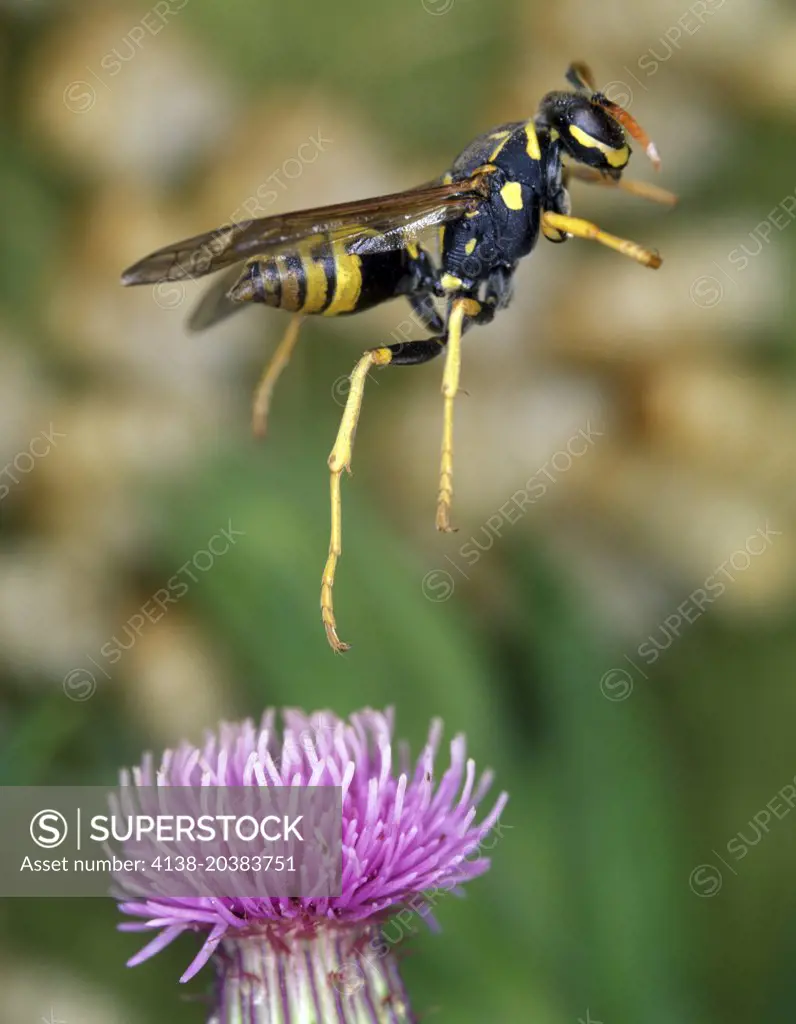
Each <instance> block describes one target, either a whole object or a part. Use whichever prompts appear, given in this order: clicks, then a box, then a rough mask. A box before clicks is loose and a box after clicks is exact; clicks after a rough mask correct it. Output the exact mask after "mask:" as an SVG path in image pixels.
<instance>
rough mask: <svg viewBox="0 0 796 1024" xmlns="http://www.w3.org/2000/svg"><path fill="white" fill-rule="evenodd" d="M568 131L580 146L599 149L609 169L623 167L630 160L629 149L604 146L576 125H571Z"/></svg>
mask: <svg viewBox="0 0 796 1024" xmlns="http://www.w3.org/2000/svg"><path fill="white" fill-rule="evenodd" d="M569 131H570V134H571V135H572V137H573V138H574V139H576V140H577V141H578V142H579V143H580V144H581V146H586V147H587V148H588V149H599V151H600V152H601V153H602V154H603V155H604V156H605V159H606V160H607V161H608V163H609V164H610V165H611V167H624V166H625V164H626V163H627V162H628V160H629V159H630V149H629V148H628V147H627V146H622V148H621V149H613V148H612V147H611V146H606V145H605V143H604V142H600V140H599V139H595V138H592V136H591V135H588V134H587V133H586V132H584V131H583V129H582V128H578V126H577V125H576V124H571V125H570V126H569Z"/></svg>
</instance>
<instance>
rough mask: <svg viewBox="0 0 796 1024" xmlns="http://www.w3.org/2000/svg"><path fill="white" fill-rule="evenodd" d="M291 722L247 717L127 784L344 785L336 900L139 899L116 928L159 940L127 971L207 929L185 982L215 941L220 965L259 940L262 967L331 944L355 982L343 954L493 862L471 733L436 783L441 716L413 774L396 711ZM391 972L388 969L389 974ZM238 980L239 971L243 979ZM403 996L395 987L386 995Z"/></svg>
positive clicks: (493, 817) (335, 963) (340, 972)
mask: <svg viewBox="0 0 796 1024" xmlns="http://www.w3.org/2000/svg"><path fill="white" fill-rule="evenodd" d="M283 719H284V728H283V729H282V730H281V731H280V730H278V729H277V728H276V726H275V714H274V712H273V711H268V712H266V713H265V715H264V716H263V718H262V721H261V723H260V726H259V728H258V727H257V726H256V725H255V724H254V723H253V722H252V721H251V720H247V721H244V722H242V723H239V724H226V723H224V724H222V725H221V726H220V728H219V730H218V733H210V734H208V735H207V736H206V738H205V742H204V745H203V746H201V747H195V746H191V745H189V744H187V743H186V744H183V745H182V746H180V747H179V748H178V749H177V750H175V751H167V752H166V753H165V754H164V756H163V758H162V760H161V763H160V766H159V767H157V768H156V767H155V765H154V762H153V760H152V758H151V757H147V758H146V759H145V760H144V763H143V764H142V766H141V767H140V768H138V769H135V770H134V771H133V774H132V782H133V783H134V784H135V785H136V786H164V785H170V786H199V785H204V786H255V787H257V786H283V785H284V786H336V787H340V789H341V791H342V854H343V862H342V890H341V895H340V896H333V897H327V898H316V899H306V898H305V899H299V898H274V897H269V898H243V897H240V898H238V897H236V898H224V899H220V898H217V897H216V898H214V897H209V896H207V897H203V896H196V897H189V898H162V897H156V898H151V899H150V898H147V899H143V900H142V899H136V898H134V899H131V900H129V901H127V902H123V903H122V904H121V910H122V911H123V912H124V913H125V914H128V915H130V916H132V917H136V918H140V919H142V920H139V921H135V922H127V923H124V924H122V925H121V926H120V927H121V928H122V929H124V930H130V931H133V930H140V931H144V930H147V931H149V930H157V931H158V933H159V934H158V935H157V937H156V938H154V939H153V940H152V941H151V942H150V943H149V944H148V945H146V946H145V947H144V948H143V949H142V950H141V951H140V952H139V953H137V954H136V955H135V956H134V957H133V958H132V959H131V960H130V961H129V963H130V965H131V966H132V965H134V964H139V963H141V962H142V961H143V960H146V959H147V958H148V957H150V956H152V955H153V954H155V953H157V952H158V951H159V950H161V949H163V948H164V947H165V946H167V945H168V944H169V943H170V942H172V941H173V940H174V939H175V938H177V936H178V935H180V934H181V933H182V932H184V931H186V930H194V931H198V932H200V933H202V934H203V935H204V944H203V946H202V948H201V950H200V952H199V953H198V955H197V956H196V957H195V959H194V960H193V962H192V963H191V965H190V966H189V968H188V970H187V971H186V972H185V974H184V975H183V977H182V979H181V980H183V981H187V980H188V979H189V978H191V977H193V976H194V975H195V974H196V972H197V971H198V970H199V969H200V968H201V967H202V966H203V965H204V964H205V963H206V962H207V961H208V959H210V957H211V956H212V955H213V954H214V953H215V952H216V951H217V950H218V947H219V946H221V950H219V957H217V960H221V961H224V962H231V961H232V960H235V959H236V957H237V958H238V960H240V957H239V955H238V954H239V952H240V951H239V950H238V949H237V947H236V943H238V942H242V941H249V940H252V939H256V940H258V942H259V948H260V952H259V953H258V957H259V959H258V961H257V962H258V963H260V964H261V965H262V958H263V957H266V959H267V958H268V956H271V955H272V954H273V955H280V956H281V955H284V956H290V953H291V950H292V949H294V948H296V949H297V948H299V946H300V947H301V949H302V952H304V953H306V948H307V946H308V945H312V943H313V941H317V940H319V939H322V940H323V942H324V943H325V944H326V945H325V950H326V953H325V957H326V959H325V974H326V975H327V976H328V977H331V978H332V979H333V980H335V979H338V980H339V978H340V977H343V976H344V975H345V974H346V972H347V973H348V974H349V976H350V974H351V961H350V960H347V959H346V957H348V956H350V954H351V951H352V950H354V949H361V948H362V945H363V942H364V941H366V940H367V939H368V938H369V937H372V936H373V935H374V934H378V932H379V928H380V925H381V924H382V923H383V922H384V921H385V920H386V918H387V917H388V916H389V914H390V912H391V911H392V910H393V909H397V908H399V907H402V906H404V905H406V904H407V903H408V902H409V901H410V900H412V899H415V898H417V897H418V896H419V895H420V894H422V893H424V892H428V891H429V890H437V891H438V890H441V889H445V890H450V889H453V888H455V887H456V886H457V885H458V884H459V883H461V882H465V881H468V880H469V879H471V878H475V877H476V876H477V875H480V874H481V873H482V872H484V871H485V870H486V869H487V867H488V866H489V862H488V860H487V859H485V858H484V857H482V856H481V855H480V852H479V847H480V844H481V842H482V840H483V838H484V836H485V835H486V834H487V833H488V832H489V831H490V830H491V829H492V827H493V826H494V824H495V823H496V822H497V820H498V818H499V816H500V813H501V811H502V809H503V807H504V805H505V802H506V799H507V797H506V796H505V794H503V795H501V796H500V797H499V798H498V800H497V802H496V803H495V805H494V806H493V807H492V809H491V811H490V812H489V813H488V814H487V815H486V817H485V818H484V819H483V820H482V821H481V823H480V824H476V821H475V818H476V810H477V806H478V804H479V803H480V802H481V801H482V799H483V797H484V795H485V794H486V792H487V790H488V789H489V787H490V784H491V773H489V772H487V773H485V774H484V775H482V776H481V778H480V780H478V782H476V771H475V765H474V762H473V761H472V760H468V759H467V757H466V752H465V740H464V737H462V736H457V737H456V738H455V739H453V740H452V741H451V744H450V765H449V766H448V767H447V769H446V770H445V772H444V774H442V775H441V776H435V772H434V762H435V758H436V755H437V752H438V748H439V745H440V740H441V737H442V725H441V722H439V721H435V722H433V723H432V725H431V729H430V733H429V738H428V742H427V743H426V746H425V747H424V749H423V751H422V752H421V754H420V756H419V758H418V759H417V762H416V763H415V765H414V768H412V767H411V765H410V762H409V757H408V753H407V750H406V748H405V746H404V745H403V744H402V745H401V750H400V757H399V760H400V767H399V771H398V774H395V771H394V767H393V762H394V753H393V741H392V731H393V716H392V712H391V711H387V712H386V713H379V712H376V711H372V710H365V711H362V712H360V713H358V714H354V715H352V716H351V718H350V720H349V721H343V720H340V719H339V718H337V717H335V716H334V715H332V714H331V713H329V712H320V713H316V714H313V715H309V716H308V715H306V714H304V713H302V712H300V711H298V710H286V711H285V712H284V713H283ZM122 781H123V782H128V783H129V782H130V778H129V777H128V776H125V775H123V780H122ZM122 884H123V882H122ZM423 916H427V915H426V914H423ZM224 954H227V955H226V957H225V956H224ZM329 956H331V960H330V959H329ZM244 959H245V957H244ZM241 962H242V961H241ZM329 967H331V968H332V969H328V968H329ZM253 971H254V973H257V969H256V965H255V968H252V965H251V964H248V966H247V967H246V971H245V972H244V973H245V974H246V975H247V976H248V977H249V978H251V976H252V973H253ZM357 971H358V972H359V973H358V974H357V977H358V978H359V977H360V975H361V979H360V980H362V983H363V985H364V982H365V981H367V973H366V972H365V971H363V970H362V969H361V968H359V967H357ZM390 974H391V971H387V972H386V974H385V977H388V976H389V975H390ZM240 976H241V971H240V970H239V971H238V981H240ZM349 980H350V979H349ZM346 986H347V987H348V988H351V987H352V986H351V985H350V984H349V983H348V982H345V983H344V984H343V988H346ZM338 987H339V986H338ZM388 988H389V985H388ZM391 991H392V990H391V989H390V992H391ZM389 994H390V993H389V992H388V995H389ZM394 997H395V996H394V993H393V994H392V995H390V998H394ZM218 1019H219V1020H222V1019H226V1018H223V1017H219V1018H218ZM258 1019H259V1018H258ZM273 1019H275V1020H276V1019H282V1018H277V1017H274V1018H273ZM285 1019H292V1018H285ZM309 1019H312V1018H309ZM324 1019H325V1018H324ZM330 1019H331V1018H330ZM365 1019H372V1018H365ZM399 1019H400V1018H399Z"/></svg>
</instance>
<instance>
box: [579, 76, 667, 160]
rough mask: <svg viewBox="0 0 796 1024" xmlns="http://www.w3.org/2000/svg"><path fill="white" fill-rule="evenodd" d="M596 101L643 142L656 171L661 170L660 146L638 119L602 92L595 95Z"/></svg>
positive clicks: (635, 137)
mask: <svg viewBox="0 0 796 1024" xmlns="http://www.w3.org/2000/svg"><path fill="white" fill-rule="evenodd" d="M595 102H596V103H599V105H600V106H601V107H604V108H605V110H607V111H608V113H609V114H610V115H611V116H612V117H614V118H616V120H617V121H618V122H619V123H620V124H621V125H622V127H623V128H624V129H626V131H628V132H629V133H630V135H632V136H633V138H634V139H636V141H637V142H640V143H641V145H642V146H643V147H644V152H645V153H646V154H647V156H648V157H649V160H650V163H651V164H652V166H653V167H654V168H655V170H656V171H657V170H660V166H661V158H660V155H659V154H658V148H657V146H656V145H655V143H654V142H653V141H652V139H651V138H650V137H649V135H647V133H646V132H645V131H644V129H643V128H642V127H641V125H640V124H639V123H638V121H637V120H636V119H635V117H633V116H632V115H631V114H629V113H628V111H627V110H625V108H624V107H620V106H619V104H618V103H612V102H611V101H610V100H609V99H607V97H605V96H603V95H602V94H601V93H599V94H597V96H595Z"/></svg>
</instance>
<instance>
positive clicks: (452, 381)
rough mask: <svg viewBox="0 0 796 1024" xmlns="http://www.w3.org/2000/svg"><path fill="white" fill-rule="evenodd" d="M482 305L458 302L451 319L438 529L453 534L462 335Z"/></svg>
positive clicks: (472, 300)
mask: <svg viewBox="0 0 796 1024" xmlns="http://www.w3.org/2000/svg"><path fill="white" fill-rule="evenodd" d="M480 312H481V303H480V302H476V301H475V299H454V300H453V303H452V304H451V310H450V314H449V316H448V330H447V355H446V358H445V373H444V374H443V377H442V395H443V399H444V410H443V420H442V454H441V457H440V467H439V492H438V495H437V519H436V525H437V529H438V530H441V531H442V532H443V533H451V532H452V530H453V527H452V526H451V522H450V510H451V504H452V501H453V402H454V399H455V398H456V395H457V393H458V391H459V377H460V374H461V366H462V334H463V333H464V331H465V329H466V325H465V322H464V318H465V317H471V318H473V319H475V318H477V317H478V315H479V313H480Z"/></svg>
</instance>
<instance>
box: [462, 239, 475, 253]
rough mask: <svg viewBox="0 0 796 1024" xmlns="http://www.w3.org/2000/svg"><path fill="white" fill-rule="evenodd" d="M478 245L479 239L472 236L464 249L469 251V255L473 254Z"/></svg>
mask: <svg viewBox="0 0 796 1024" xmlns="http://www.w3.org/2000/svg"><path fill="white" fill-rule="evenodd" d="M476 245H478V239H477V238H471V239H470V241H469V242H468V243H467V245H465V247H464V251H465V252H466V253H467V255H468V256H471V255H472V253H473V250H474V249H475V247H476Z"/></svg>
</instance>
